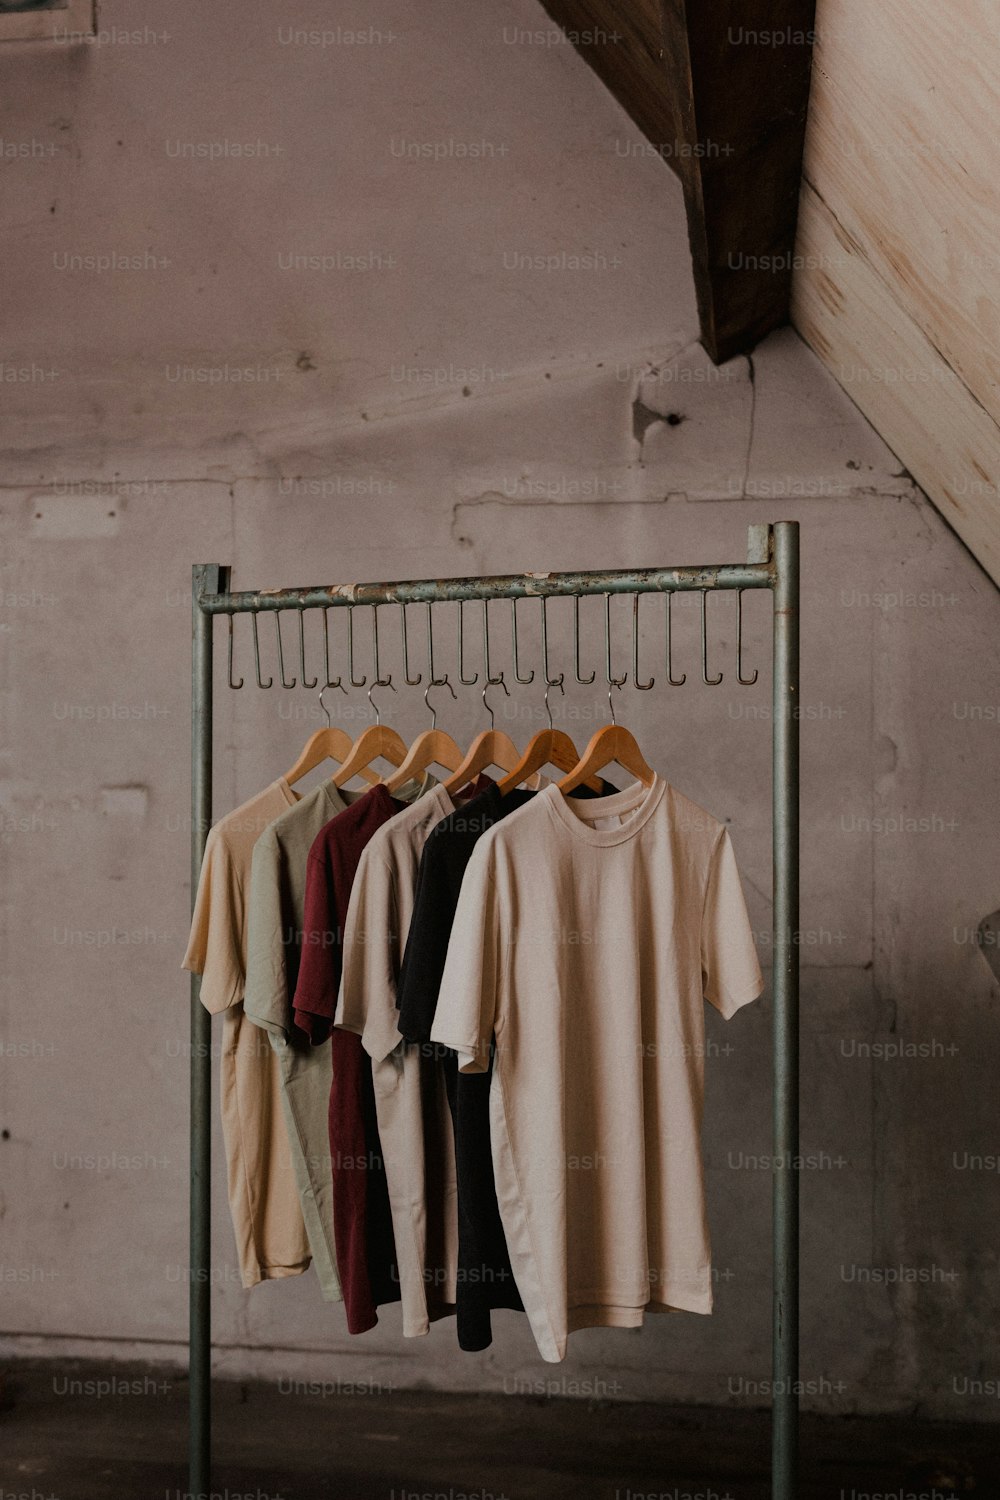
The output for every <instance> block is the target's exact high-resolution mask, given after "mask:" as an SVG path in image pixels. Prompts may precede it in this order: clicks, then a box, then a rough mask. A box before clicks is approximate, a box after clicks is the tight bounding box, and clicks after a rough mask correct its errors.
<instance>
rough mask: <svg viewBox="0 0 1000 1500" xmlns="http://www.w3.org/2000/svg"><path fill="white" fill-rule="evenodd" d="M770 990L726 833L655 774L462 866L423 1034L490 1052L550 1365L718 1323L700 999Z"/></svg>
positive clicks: (531, 1304) (562, 805)
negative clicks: (634, 1332) (656, 1315)
mask: <svg viewBox="0 0 1000 1500" xmlns="http://www.w3.org/2000/svg"><path fill="white" fill-rule="evenodd" d="M762 987H763V980H762V978H761V972H760V965H759V963H758V961H757V954H756V950H755V948H754V944H753V937H752V934H751V931H750V924H749V921H748V918H747V913H746V906H745V904H744V900H743V892H742V889H741V886H740V880H739V874H738V872H737V869H736V861H735V858H734V855H733V850H732V845H731V844H730V841H729V835H728V833H727V832H726V829H725V826H724V825H723V824H722V823H720V822H719V821H718V820H717V819H716V818H713V817H712V816H711V814H709V813H707V812H705V811H704V810H703V809H702V808H700V807H698V806H696V804H695V803H693V802H690V801H689V800H688V799H687V798H686V797H684V796H682V795H681V793H680V792H678V791H675V789H674V788H673V787H671V786H669V785H668V784H667V783H666V782H665V781H663V780H662V778H660V777H656V778H655V779H654V781H653V784H652V786H651V787H649V788H646V787H644V786H643V785H642V784H641V783H636V784H635V785H633V786H632V787H629V788H627V789H626V790H625V791H624V792H619V793H618V794H616V795H615V796H612V797H604V798H600V799H595V800H593V801H581V800H577V799H572V798H566V797H564V796H563V795H562V794H561V793H560V792H559V790H558V788H557V787H555V786H551V787H548V788H546V790H545V791H544V792H542V793H541V794H540V795H539V796H538V797H536V798H534V799H533V801H531V802H530V803H527V804H526V805H525V806H524V807H523V808H520V809H518V811H516V812H514V813H512V814H511V815H510V817H508V818H506V819H504V820H503V821H502V822H500V823H498V824H497V825H496V826H495V827H494V828H492V829H491V830H490V831H489V832H488V833H486V834H485V835H484V836H483V838H481V839H480V841H479V843H478V844H477V846H476V849H475V853H474V854H473V856H472V859H471V860H470V862H469V867H468V869H467V871H466V874H465V878H464V880H463V883H462V892H461V896H460V898H459V903H458V909H457V911H456V914H455V921H454V926H453V929H452V936H451V942H450V944H449V949H448V959H447V962H446V965H445V971H444V976H443V979H442V984H441V992H440V997H439V999H438V1005H437V1012H436V1016H435V1021H434V1026H433V1029H432V1031H431V1037H432V1039H433V1040H435V1041H439V1042H443V1043H446V1044H447V1045H448V1046H451V1047H454V1048H455V1050H456V1051H457V1052H458V1054H459V1065H460V1067H461V1068H462V1070H463V1071H464V1072H482V1071H485V1069H486V1067H487V1065H488V1058H489V1047H490V1039H491V1035H492V1034H493V1032H494V1031H495V1033H496V1058H495V1066H494V1072H493V1081H492V1087H491V1093H490V1129H491V1141H492V1148H493V1159H494V1169H495V1174H496V1184H497V1197H498V1201H499V1204H500V1213H501V1218H502V1220H503V1226H504V1231H505V1233H506V1236H507V1243H508V1246H509V1248H510V1255H511V1264H512V1266H513V1270H514V1275H515V1278H516V1280H517V1285H518V1289H519V1290H520V1293H521V1296H522V1298H523V1301H524V1306H525V1310H526V1312H527V1314H528V1316H529V1319H530V1321H531V1326H532V1331H533V1332H534V1335H535V1339H536V1341H537V1344H538V1348H539V1351H540V1352H541V1354H542V1357H543V1358H544V1359H547V1360H551V1361H558V1360H561V1359H563V1358H564V1357H565V1354H566V1342H567V1337H568V1335H569V1334H570V1333H571V1332H572V1331H573V1330H574V1329H577V1328H586V1327H611V1326H617V1327H635V1326H638V1325H639V1324H641V1323H642V1320H643V1313H644V1311H645V1310H649V1311H666V1310H667V1309H669V1308H685V1309H687V1310H689V1311H691V1312H701V1313H707V1312H710V1311H711V1307H712V1287H711V1266H710V1250H709V1239H708V1226H707V1221H706V1215H705V1193H704V1181H703V1173H702V1162H701V1141H700V1133H701V1117H702V1100H703V1074H704V1062H703V1059H704V1009H703V1003H702V1002H703V998H704V999H706V1000H708V1001H709V1002H710V1004H712V1005H714V1006H715V1007H716V1009H717V1010H719V1011H720V1012H721V1013H722V1015H723V1016H726V1017H729V1016H732V1015H733V1014H734V1013H735V1012H736V1011H737V1010H738V1009H739V1008H740V1006H742V1005H746V1004H747V1002H748V1001H750V1000H754V999H756V997H757V996H758V995H759V994H760V992H761V989H762Z"/></svg>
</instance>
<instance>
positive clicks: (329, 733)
mask: <svg viewBox="0 0 1000 1500" xmlns="http://www.w3.org/2000/svg"><path fill="white" fill-rule="evenodd" d="M333 686H335V684H333V683H327V684H326V687H322V688H320V691H319V702H320V707H321V708H322V710H323V712H324V713H325V714H326V728H325V729H317V730H316V732H315V734H311V735H310V736H309V738H308V739H307V740H306V742H305V745H304V746H303V748H302V754H301V755H300V756H299V758H298V760H297V761H296V762H295V764H294V766H293V767H292V769H291V770H290V771H286V772H285V780H286V781H287V782H288V785H289V786H294V785H295V783H296V782H297V781H301V780H302V778H303V776H307V775H308V774H309V772H310V771H313V770H315V769H316V767H317V766H321V765H322V764H323V762H324V761H325V760H334V761H336V762H337V763H338V765H339V764H340V763H341V762H342V761H346V760H347V758H348V756H349V755H350V753H351V751H352V749H353V748H354V741H353V740H352V739H351V736H350V735H349V734H347V732H346V731H345V730H343V729H334V727H333V725H332V724H331V723H330V710H329V709H328V708H327V706H326V704H325V703H324V702H323V694H324V693H325V692H326V688H327V687H333ZM344 691H346V689H345V690H344ZM360 774H361V775H362V776H363V777H364V779H365V781H368V782H371V783H373V784H374V783H375V782H376V781H378V779H379V778H378V775H377V774H376V772H375V771H370V770H368V769H367V768H365V769H363V770H362V771H361V773H360Z"/></svg>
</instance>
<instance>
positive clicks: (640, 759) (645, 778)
mask: <svg viewBox="0 0 1000 1500" xmlns="http://www.w3.org/2000/svg"><path fill="white" fill-rule="evenodd" d="M613 686H614V687H621V683H619V682H615V683H614V685H613ZM612 691H613V688H612V687H609V688H608V704H609V705H610V706H611V723H610V724H605V725H603V726H602V728H600V729H599V730H598V731H597V733H596V734H595V735H593V736H592V737H591V741H590V744H589V745H588V746H587V748H586V750H585V751H584V752H583V755H582V757H581V759H580V761H579V762H578V764H577V766H576V768H575V770H573V771H571V772H570V773H569V775H568V776H564V777H563V778H562V780H561V781H557V782H556V785H557V786H558V788H559V790H560V791H561V792H562V794H563V796H565V795H566V794H567V792H571V791H573V789H574V787H578V786H580V785H582V783H583V782H584V781H586V780H587V778H588V776H593V775H595V774H596V773H597V772H598V771H603V769H604V767H605V766H609V765H611V763H612V762H613V761H617V763H618V765H620V766H621V767H622V769H623V770H625V771H631V773H632V775H633V776H634V777H636V779H637V780H638V781H641V782H642V784H643V786H652V784H653V782H654V781H655V779H656V772H655V771H654V770H653V768H652V767H651V766H649V765H647V763H646V759H645V757H644V756H643V753H642V751H641V750H640V749H639V743H638V741H637V740H636V737H635V735H634V734H633V733H632V731H631V730H629V729H626V728H625V727H624V725H622V724H619V723H617V722H616V720H615V710H614V705H613V704H612V703H611V694H612Z"/></svg>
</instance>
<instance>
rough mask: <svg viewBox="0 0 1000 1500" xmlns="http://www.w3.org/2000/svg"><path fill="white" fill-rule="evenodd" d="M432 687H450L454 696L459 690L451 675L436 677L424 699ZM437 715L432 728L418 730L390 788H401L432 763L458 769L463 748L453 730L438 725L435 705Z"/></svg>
mask: <svg viewBox="0 0 1000 1500" xmlns="http://www.w3.org/2000/svg"><path fill="white" fill-rule="evenodd" d="M432 687H446V688H447V689H448V691H449V692H450V693H451V696H452V697H453V698H457V696H458V694H457V693H456V692H455V689H454V688H453V687H452V685H451V683H450V682H449V681H448V678H447V677H441V678H439V679H437V680H436V681H435V680H434V679H433V678H432V679H431V681H430V682H429V683H428V684H427V689H426V691H425V693H424V702H425V703H427V707H428V708H430V707H431V706H430V704H429V703H428V702H427V694H428V693H429V692H430V690H431V688H432ZM431 713H432V715H433V718H432V720H431V727H430V729H425V730H424V731H423V733H422V734H418V735H417V737H416V739H415V740H414V741H413V744H412V745H411V746H410V749H409V753H408V754H407V756H406V758H405V760H404V761H403V763H402V765H401V766H400V768H399V770H398V771H394V772H393V773H392V775H391V776H390V777H388V779H387V780H386V783H385V787H386V791H388V792H398V791H399V788H400V787H401V786H404V785H405V784H406V782H408V781H412V779H413V778H414V777H415V776H421V775H423V773H424V772H425V771H426V770H427V769H428V767H430V766H444V768H445V769H446V770H448V771H455V770H457V768H458V767H459V766H460V765H461V764H462V751H461V749H460V747H459V746H458V745H457V744H456V743H455V741H454V740H453V739H452V737H451V735H450V734H446V733H445V731H444V730H443V729H438V727H437V722H436V721H437V710H436V709H433V708H432V709H431Z"/></svg>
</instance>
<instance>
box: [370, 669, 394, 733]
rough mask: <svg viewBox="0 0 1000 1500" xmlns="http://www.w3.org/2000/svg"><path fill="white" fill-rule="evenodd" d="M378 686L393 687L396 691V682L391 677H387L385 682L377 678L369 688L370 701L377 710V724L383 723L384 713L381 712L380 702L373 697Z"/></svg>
mask: <svg viewBox="0 0 1000 1500" xmlns="http://www.w3.org/2000/svg"><path fill="white" fill-rule="evenodd" d="M377 687H387V688H392V691H393V692H395V691H396V684H395V683H394V682H393V681H392V679H391V678H389V677H387V678H386V680H385V681H384V682H380V681H379V680H378V678H376V679H375V681H374V682H373V683H372V685H371V687H370V688H369V689H368V702H369V703H370V704H371V706H372V708H373V709H374V710H375V723H376V724H381V722H382V714H381V712H380V710H379V706H378V704H377V703H376V702H375V699H374V698H373V697H372V693H374V691H375V689H376V688H377Z"/></svg>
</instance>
